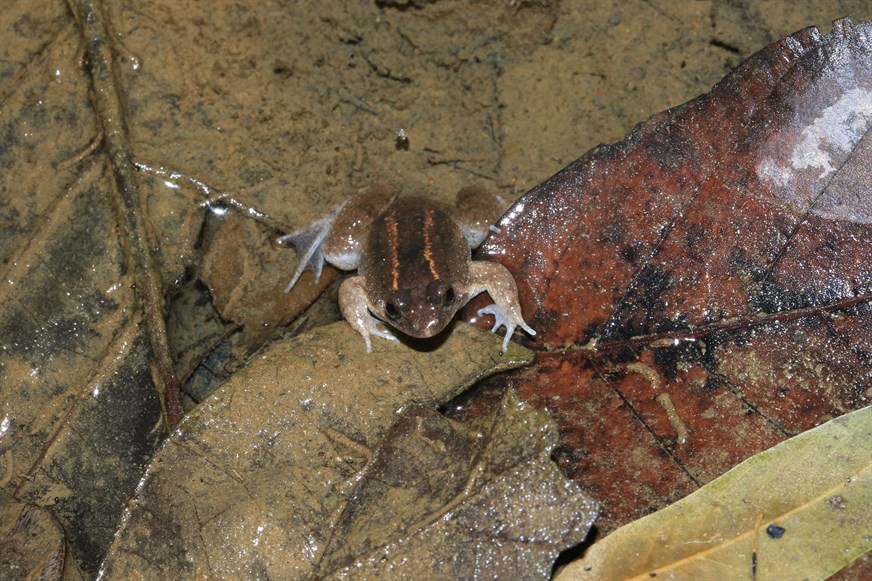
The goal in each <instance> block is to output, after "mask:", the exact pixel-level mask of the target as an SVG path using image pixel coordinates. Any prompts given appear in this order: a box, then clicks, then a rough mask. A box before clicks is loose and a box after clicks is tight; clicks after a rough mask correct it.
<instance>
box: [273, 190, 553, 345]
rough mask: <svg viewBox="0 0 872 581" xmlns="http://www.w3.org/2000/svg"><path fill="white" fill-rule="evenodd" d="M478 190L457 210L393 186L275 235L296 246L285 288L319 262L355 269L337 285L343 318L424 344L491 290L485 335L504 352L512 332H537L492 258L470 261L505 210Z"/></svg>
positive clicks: (462, 196)
mask: <svg viewBox="0 0 872 581" xmlns="http://www.w3.org/2000/svg"><path fill="white" fill-rule="evenodd" d="M500 202H501V201H500V200H499V198H498V196H497V195H496V194H493V193H491V192H490V190H488V189H486V188H484V187H483V186H467V187H465V188H462V189H461V190H459V191H458V192H457V194H456V200H455V204H454V207H453V208H452V207H448V206H446V205H443V204H440V203H438V202H436V201H434V200H431V199H429V198H427V197H423V196H416V195H408V196H407V195H399V191H398V190H397V188H396V187H394V186H393V185H392V184H389V183H378V184H374V185H371V186H368V187H365V188H363V189H361V190H359V191H358V192H357V193H356V194H355V195H353V196H351V197H350V198H348V199H347V200H346V201H345V202H343V203H341V204H340V205H339V206H338V207H337V208H336V209H335V210H334V211H332V212H330V213H329V214H328V215H327V216H325V217H323V218H321V219H319V220H316V221H315V222H313V223H312V224H311V225H310V226H308V227H306V228H303V229H301V230H298V231H296V232H292V233H290V234H285V235H283V236H281V237H279V238H278V240H277V242H278V243H279V244H281V245H291V246H293V247H294V248H295V249H296V250H297V253H298V255H299V263H298V266H297V269H296V271H295V272H294V274H293V276H292V277H291V280H290V282H289V283H288V286H287V288H286V289H285V292H286V293H287V292H290V291H291V289H292V288H293V287H294V286H295V285H296V284H297V282H298V281H299V280H300V277H301V276H302V274H303V273H304V272H305V271H307V270H311V271H312V272H313V273H314V279H315V283H316V284H317V283H318V281H319V280H320V277H321V272H322V269H323V266H324V263H325V262H327V263H329V264H332V265H333V266H335V267H336V268H338V269H340V270H346V271H352V270H356V271H357V274H356V275H355V276H352V277H349V278H347V279H345V280H344V281H343V282H342V284H341V285H340V287H339V308H340V311H341V312H342V316H343V317H344V318H345V320H346V321H347V322H348V323H349V324H350V325H351V327H352V328H353V329H354V330H355V331H357V332H358V333H359V334H360V335H361V337H363V340H364V343H365V346H366V352H367V353H371V352H372V339H371V337H373V336H375V337H381V338H383V339H386V340H389V341H399V340H400V339H399V337H398V336H397V333H400V334H402V335H406V336H408V337H414V338H418V339H428V338H431V337H434V336H436V335H438V334H439V333H441V332H442V331H443V330H444V329H445V328H446V327H448V325H449V324H450V323H451V322H452V321H453V320H454V317H455V316H456V315H457V312H458V311H459V310H460V309H461V308H462V307H464V306H465V305H466V304H467V303H468V302H469V301H470V300H471V299H472V298H474V297H476V296H477V295H479V294H481V293H483V292H487V293H488V294H489V295H490V297H491V299H493V301H494V302H493V304H491V305H488V306H486V307H483V308H481V309H479V310H478V311H477V314H478V316H479V317H483V316H485V315H492V316H493V317H494V325H493V327H492V329H491V332H493V333H496V332H497V331H498V330H499V329H500V328H501V327H504V328H505V337H504V339H503V342H502V352H503V353H504V352H505V351H506V349H507V348H508V344H509V339H511V337H512V336H513V334H514V333H515V330H516V329H517V328H520V329H523V330H524V331H525V332H526V333H528V334H529V335H531V336H534V335H535V334H536V332H535V331H534V330H533V328H532V327H531V326H530V325H529V324H527V322H526V321H525V320H524V317H523V314H522V312H521V306H520V300H519V298H518V287H517V284H516V283H515V279H514V278H513V276H512V274H511V273H510V272H509V270H508V269H507V268H506V267H505V266H503V265H502V264H499V263H497V262H491V261H486V260H473V259H472V250H474V249H475V248H477V247H478V246H479V245H481V243H482V242H483V241H484V239H485V238H486V237H487V235H488V232H489V231H498V229H496V227H495V226H493V225H492V224H493V223H494V220H495V219H496V218H498V217H499V215H500V214H502V210H503V209H504V208H503V206H504V204H501V203H500Z"/></svg>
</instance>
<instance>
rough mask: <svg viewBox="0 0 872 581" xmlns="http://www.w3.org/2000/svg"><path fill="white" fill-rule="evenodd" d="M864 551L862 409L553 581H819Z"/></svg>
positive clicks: (745, 468) (692, 498)
mask: <svg viewBox="0 0 872 581" xmlns="http://www.w3.org/2000/svg"><path fill="white" fill-rule="evenodd" d="M779 533H782V534H780V537H779ZM870 549H872V407H867V408H864V409H861V410H857V411H855V412H853V413H850V414H847V415H844V416H842V417H840V418H837V419H835V420H832V421H830V422H827V423H826V424H823V425H821V426H818V427H817V428H814V429H812V430H809V431H808V432H805V433H803V434H800V435H798V436H796V437H794V438H791V439H789V440H786V441H784V442H782V443H781V444H779V445H777V446H775V447H773V448H771V449H769V450H767V451H765V452H762V453H760V454H757V455H756V456H754V457H752V458H749V459H748V460H746V461H744V462H742V463H741V464H739V465H738V466H736V467H735V468H733V469H732V470H730V471H729V472H727V473H726V474H724V475H723V476H721V477H720V478H718V479H716V480H713V481H712V482H710V483H709V484H708V485H706V486H704V487H703V488H701V489H699V490H697V491H696V492H694V493H693V494H691V495H689V496H687V497H686V498H684V499H682V500H680V501H679V502H676V503H675V504H673V505H672V506H669V507H667V508H665V509H663V510H661V511H659V512H656V513H654V514H651V515H649V516H647V517H645V518H642V519H639V520H638V521H635V522H633V523H630V524H628V525H626V526H624V527H621V528H620V529H618V530H617V531H615V532H614V533H612V534H611V535H609V536H608V537H606V538H605V539H603V540H602V541H600V542H598V543H596V544H594V545H593V546H592V547H591V548H590V549H589V550H588V551H587V552H586V554H585V555H584V556H583V558H581V559H579V560H577V561H574V562H572V563H570V564H569V565H568V566H567V567H566V568H564V569H563V570H562V571H560V573H559V574H558V575H557V577H556V579H557V580H558V581H571V580H575V579H596V580H598V581H599V580H608V579H632V578H639V579H651V578H654V577H655V576H656V578H657V579H694V580H697V579H759V580H768V579H823V578H826V577H827V576H829V575H832V574H833V573H835V572H837V571H839V570H840V569H842V568H844V567H845V566H847V565H848V564H850V563H851V562H852V561H854V560H855V559H857V558H858V557H860V556H862V555H863V554H864V553H866V552H867V551H869V550H870Z"/></svg>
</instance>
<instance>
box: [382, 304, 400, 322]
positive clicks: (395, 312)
mask: <svg viewBox="0 0 872 581" xmlns="http://www.w3.org/2000/svg"><path fill="white" fill-rule="evenodd" d="M385 314H386V315H387V316H388V318H389V319H392V320H394V321H396V320H397V319H399V318H400V309H398V308H397V305H395V304H394V303H392V302H387V303H385Z"/></svg>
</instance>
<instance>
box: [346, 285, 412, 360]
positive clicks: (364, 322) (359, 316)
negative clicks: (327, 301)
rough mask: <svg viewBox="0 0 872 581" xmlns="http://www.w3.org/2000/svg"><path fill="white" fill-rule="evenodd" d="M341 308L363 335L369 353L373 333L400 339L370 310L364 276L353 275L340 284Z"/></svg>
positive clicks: (387, 337) (393, 339) (353, 326)
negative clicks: (364, 286)
mask: <svg viewBox="0 0 872 581" xmlns="http://www.w3.org/2000/svg"><path fill="white" fill-rule="evenodd" d="M339 310H341V311H342V316H343V317H345V320H346V321H348V324H349V325H351V327H352V328H353V329H354V330H355V331H357V332H358V333H360V335H361V337H363V341H364V343H366V352H367V353H372V340H371V339H370V336H371V335H375V336H376V337H381V338H382V339H387V340H388V341H399V339H397V338H396V336H394V334H393V333H391V332H390V331H389V330H388V329H387V328H385V327H384V323H382V322H381V321H379V320H378V319H376V318H375V317H373V316H372V314H371V313H370V312H369V307H367V304H366V292H365V291H364V288H363V277H360V276H352V277H351V278H349V279H346V280H345V282H343V283H342V284H341V285H340V287H339Z"/></svg>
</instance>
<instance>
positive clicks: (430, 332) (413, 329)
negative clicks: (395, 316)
mask: <svg viewBox="0 0 872 581" xmlns="http://www.w3.org/2000/svg"><path fill="white" fill-rule="evenodd" d="M450 322H451V319H448V320H447V321H446V320H443V319H441V318H439V317H433V318H428V319H425V320H424V321H421V320H420V319H418V322H416V323H413V322H410V321H408V320H399V321H391V320H390V319H388V324H389V325H390V326H391V327H393V328H394V329H396V330H397V331H399V332H400V333H402V334H403V335H408V336H409V337H413V338H415V339H429V338H431V337H435V336H436V335H438V334H439V333H441V332H442V331H444V330H445V328H446V327H447V326H448V323H450Z"/></svg>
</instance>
